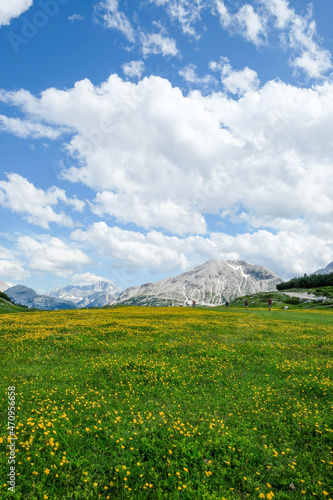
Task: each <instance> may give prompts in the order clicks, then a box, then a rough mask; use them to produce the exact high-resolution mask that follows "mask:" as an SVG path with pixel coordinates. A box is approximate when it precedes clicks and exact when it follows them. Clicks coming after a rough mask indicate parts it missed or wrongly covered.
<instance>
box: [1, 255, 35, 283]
mask: <svg viewBox="0 0 333 500" xmlns="http://www.w3.org/2000/svg"><path fill="white" fill-rule="evenodd" d="M29 276H30V273H29V271H27V270H26V269H24V268H23V266H22V264H21V263H19V262H16V261H15V260H6V259H1V258H0V279H1V280H3V281H6V280H15V281H17V280H22V279H24V278H28V277H29ZM7 284H8V285H9V283H8V282H7Z"/></svg>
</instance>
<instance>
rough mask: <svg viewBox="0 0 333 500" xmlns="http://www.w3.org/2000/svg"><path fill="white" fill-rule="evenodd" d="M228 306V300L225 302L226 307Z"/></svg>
mask: <svg viewBox="0 0 333 500" xmlns="http://www.w3.org/2000/svg"><path fill="white" fill-rule="evenodd" d="M228 306H229V302H228V301H227V300H226V302H225V307H226V309H228Z"/></svg>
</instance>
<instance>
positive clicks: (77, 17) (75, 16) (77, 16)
mask: <svg viewBox="0 0 333 500" xmlns="http://www.w3.org/2000/svg"><path fill="white" fill-rule="evenodd" d="M83 19H84V17H83V16H81V15H80V14H72V15H71V16H69V18H68V20H69V21H72V22H75V21H83Z"/></svg>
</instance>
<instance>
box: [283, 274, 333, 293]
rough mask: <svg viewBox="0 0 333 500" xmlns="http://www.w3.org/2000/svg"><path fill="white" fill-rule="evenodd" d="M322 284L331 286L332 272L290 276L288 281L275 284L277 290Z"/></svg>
mask: <svg viewBox="0 0 333 500" xmlns="http://www.w3.org/2000/svg"><path fill="white" fill-rule="evenodd" d="M323 286H333V273H330V274H313V275H311V276H307V275H306V274H305V275H304V276H303V277H302V278H292V279H291V280H289V281H286V282H284V283H280V284H279V285H277V286H276V288H277V289H278V290H288V289H289V288H317V287H323Z"/></svg>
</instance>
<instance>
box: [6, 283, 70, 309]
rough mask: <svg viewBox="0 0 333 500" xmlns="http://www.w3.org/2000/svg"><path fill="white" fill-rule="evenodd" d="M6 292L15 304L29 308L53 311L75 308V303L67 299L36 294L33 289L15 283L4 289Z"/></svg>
mask: <svg viewBox="0 0 333 500" xmlns="http://www.w3.org/2000/svg"><path fill="white" fill-rule="evenodd" d="M6 294H7V295H8V297H10V298H11V299H12V300H13V301H14V302H15V304H17V305H22V306H26V307H29V308H37V309H44V310H47V311H53V310H55V309H76V305H75V304H74V303H73V302H70V301H68V300H61V299H60V300H59V299H54V298H52V297H48V296H47V295H38V294H37V293H36V292H35V290H33V289H32V288H28V287H27V286H23V285H15V286H12V287H10V288H8V289H7V290H6Z"/></svg>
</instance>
